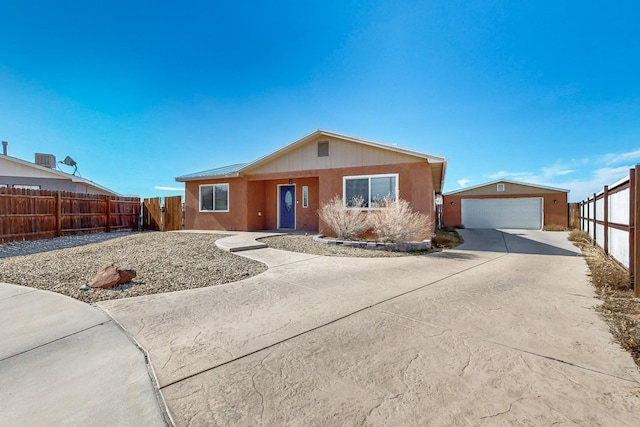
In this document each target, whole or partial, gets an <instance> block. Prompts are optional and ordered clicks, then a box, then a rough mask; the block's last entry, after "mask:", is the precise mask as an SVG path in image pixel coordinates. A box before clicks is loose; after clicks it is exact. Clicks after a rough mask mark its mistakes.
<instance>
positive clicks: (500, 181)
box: [444, 179, 571, 196]
mask: <svg viewBox="0 0 640 427" xmlns="http://www.w3.org/2000/svg"><path fill="white" fill-rule="evenodd" d="M502 183H504V184H516V185H525V186H527V187H536V188H543V189H545V190H552V191H563V192H565V193H568V192H570V191H571V190H567V189H565V188H556V187H548V186H545V185H538V184H531V183H528V182H520V181H511V180H508V179H498V180H496V181H491V182H487V183H484V184H480V185H474V186H473V187H466V188H462V189H460V190H455V191H450V192H448V193H445V194H444V195H445V196H449V195H451V194H457V193H464V192H465V191H469V190H475V189H477V188H481V187H486V186H488V185H495V184H502Z"/></svg>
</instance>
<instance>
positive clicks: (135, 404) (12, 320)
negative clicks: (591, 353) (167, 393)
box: [0, 283, 168, 426]
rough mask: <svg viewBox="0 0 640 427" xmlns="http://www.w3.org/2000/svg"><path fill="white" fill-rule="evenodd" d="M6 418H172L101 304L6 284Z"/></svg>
mask: <svg viewBox="0 0 640 427" xmlns="http://www.w3.org/2000/svg"><path fill="white" fill-rule="evenodd" d="M0 325H1V327H0V425H6V426H50V425H51V426H54V425H55V426H79V425H102V426H134V425H140V426H142V425H144V426H163V425H167V424H168V418H167V416H166V414H165V412H164V405H161V404H160V402H159V398H160V396H159V395H158V392H157V389H156V387H155V386H154V385H153V383H152V379H151V376H150V374H149V371H148V366H147V364H146V360H145V357H144V354H143V353H142V351H141V350H140V349H139V348H137V347H136V345H135V344H134V342H133V341H132V340H130V339H129V338H128V337H127V336H126V334H125V333H124V332H123V331H122V330H121V329H120V328H119V327H118V326H117V325H116V324H114V322H113V320H112V319H111V318H110V317H108V316H107V315H106V314H105V313H104V312H103V311H101V310H100V309H98V308H96V307H93V306H90V305H88V304H85V303H82V302H80V301H77V300H74V299H72V298H69V297H66V296H63V295H60V294H56V293H52V292H46V291H41V290H37V289H33V288H28V287H23V286H15V285H10V284H6V283H0Z"/></svg>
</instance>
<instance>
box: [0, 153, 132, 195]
mask: <svg viewBox="0 0 640 427" xmlns="http://www.w3.org/2000/svg"><path fill="white" fill-rule="evenodd" d="M0 159H5V160H8V161H10V162H13V163H17V164H19V165H23V166H28V167H30V168H33V169H36V170H40V171H44V172H47V173H49V174H51V175H54V176H59V177H62V178H65V179H68V180H71V182H79V183H83V184H86V185H90V186H92V187H94V188H97V189H99V190H102V191H104V192H105V193H110V194H113V195H114V196H119V195H120V194H119V193H116V192H115V191H113V190H110V189H108V188H107V187H103V186H102V185H100V184H96V183H95V182H93V181H91V180H90V179H86V178H83V177H81V176H77V175H72V174H70V173H66V172H62V171H59V170H57V169H51V168H48V167H46V166H41V165H38V164H36V163H31V162H28V161H26V160H22V159H19V158H17V157H12V156H8V155H4V154H0Z"/></svg>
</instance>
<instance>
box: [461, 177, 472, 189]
mask: <svg viewBox="0 0 640 427" xmlns="http://www.w3.org/2000/svg"><path fill="white" fill-rule="evenodd" d="M470 181H471V180H469V179H466V178H463V179H459V180H458V185H459V186H460V187H462V188H464V187H466V186H467V184H468V183H469V182H470Z"/></svg>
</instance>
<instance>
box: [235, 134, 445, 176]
mask: <svg viewBox="0 0 640 427" xmlns="http://www.w3.org/2000/svg"><path fill="white" fill-rule="evenodd" d="M318 135H324V136H328V137H333V138H338V139H343V140H346V141H351V142H356V143H359V144H364V145H369V146H371V147H377V148H381V149H383V150H389V151H395V152H397V153H402V154H407V155H409V156H414V157H419V158H421V159H426V160H428V161H429V163H446V162H447V160H446V159H445V158H444V157H440V156H435V155H432V154H427V153H422V152H420V151H415V150H409V149H406V148H401V147H398V146H396V145H389V144H383V143H381V142H375V141H369V140H366V139H361V138H356V137H353V136H349V135H343V134H340V133H336V132H330V131H327V130H322V129H318V130H316V131H314V132H311V133H310V134H308V135H305V136H303V137H302V138H299V139H297V140H295V141H294V142H292V143H290V144H288V145H285V146H284V147H282V148H279V149H277V150H276V151H273V152H271V153H269V154H267V155H265V156H262V157H260V158H258V159H257V160H254V161H253V162H251V163H248V164H247V165H246V166H245V167H244V168H242V170H241V171H240V172H243V171H245V170H247V169H251V168H254V167H256V166H258V165H260V164H262V163H265V162H267V161H269V160H271V159H273V158H276V157H278V156H279V155H281V154H283V153H285V152H287V151H290V150H291V149H293V148H295V147H297V146H298V145H302V144H304V143H305V142H307V141H308V140H309V139H311V138H314V137H316V136H318Z"/></svg>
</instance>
